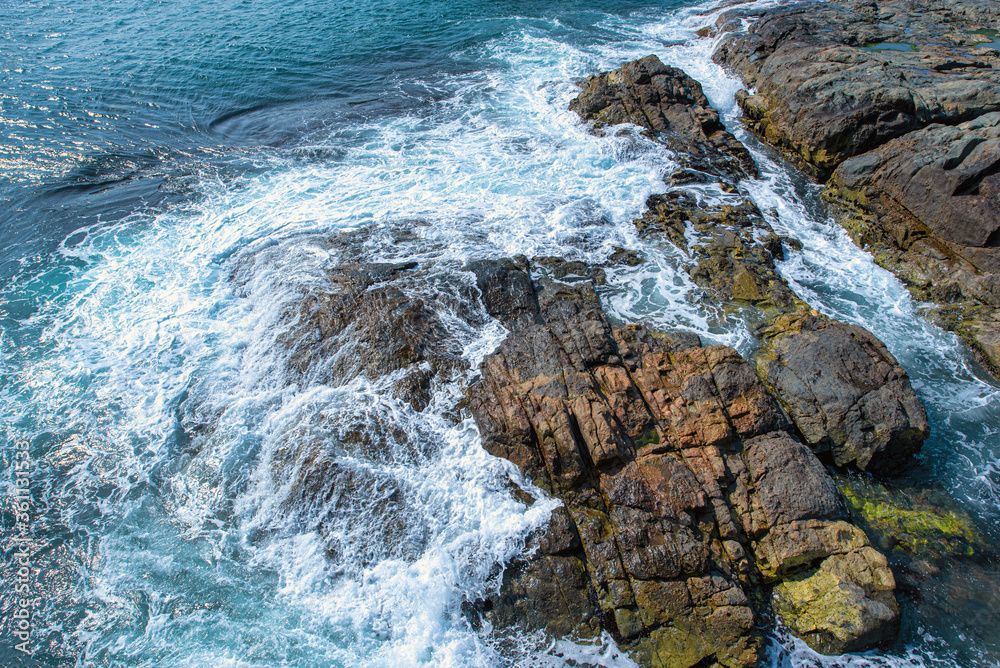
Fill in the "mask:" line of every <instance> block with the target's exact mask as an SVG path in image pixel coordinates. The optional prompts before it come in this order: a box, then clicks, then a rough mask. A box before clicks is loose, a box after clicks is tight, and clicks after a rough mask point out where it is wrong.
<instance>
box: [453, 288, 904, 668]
mask: <svg viewBox="0 0 1000 668" xmlns="http://www.w3.org/2000/svg"><path fill="white" fill-rule="evenodd" d="M515 283H516V284H517V285H524V281H520V280H518V281H515ZM507 289H508V288H507V287H499V286H498V287H497V290H499V291H500V292H501V293H503V292H505V291H506V290H507ZM535 290H536V296H537V303H538V311H537V313H535V314H531V315H524V314H521V315H517V316H515V317H513V318H511V317H510V315H509V314H508V312H507V311H504V310H501V311H498V317H501V318H504V319H505V320H504V321H505V324H507V325H508V326H509V327H511V334H510V335H509V336H508V338H507V339H506V341H505V342H504V343H503V344H501V346H500V347H499V348H498V350H497V351H496V352H495V353H494V354H493V355H491V356H489V357H488V358H487V359H486V360H485V361H484V362H483V365H482V368H481V372H482V378H481V380H480V381H479V382H477V383H476V384H475V385H474V386H473V387H472V388H471V389H470V400H469V406H470V409H471V411H472V414H473V416H474V417H475V418H476V422H477V424H478V425H479V427H480V430H481V432H482V437H483V443H484V447H485V448H486V449H487V450H488V451H489V452H491V453H493V454H495V455H497V456H500V457H504V458H506V459H508V460H510V461H512V462H514V463H515V464H516V465H517V466H518V467H519V468H520V469H521V470H522V471H523V472H524V473H525V474H526V475H527V476H528V477H529V478H530V479H532V480H533V481H534V483H535V484H537V485H538V486H539V487H541V488H543V489H545V490H547V491H548V492H549V493H551V494H553V495H555V496H557V497H558V498H560V499H562V500H563V502H564V503H565V510H564V511H563V510H560V511H557V513H558V516H555V515H554V517H553V520H552V522H550V524H549V527H548V528H547V529H546V530H545V532H544V533H543V534H542V535H541V536H539V537H538V538H537V541H538V546H539V549H538V550H537V552H536V553H535V555H534V557H533V558H530V559H528V560H526V561H524V562H521V563H518V564H515V565H513V566H512V567H511V568H510V569H509V571H508V573H507V574H506V575H505V585H504V587H503V589H502V591H501V593H500V594H499V595H498V596H495V597H493V598H492V599H491V600H490V601H489V602H488V603H486V604H484V605H483V608H482V609H483V610H484V614H485V615H486V616H487V617H488V618H490V619H491V620H492V621H493V622H494V623H495V624H496V623H511V622H514V621H516V622H517V623H519V624H523V625H527V626H528V627H529V628H543V629H548V630H549V631H550V632H552V631H554V630H556V629H558V630H563V631H564V630H566V629H571V630H573V631H574V632H575V633H576V634H577V635H579V636H582V637H587V636H588V635H593V634H594V633H596V632H597V629H598V628H603V629H605V630H607V631H609V632H610V633H612V635H613V636H614V637H615V638H616V639H617V640H618V641H619V642H620V643H621V644H620V646H622V647H623V648H625V649H627V651H628V652H629V654H630V656H631V657H632V658H633V659H635V660H636V661H637V662H639V663H640V665H646V666H695V665H699V666H715V665H718V666H749V665H754V663H755V662H756V661H757V659H758V658H759V651H760V639H759V636H758V631H757V625H756V623H757V621H758V618H759V615H761V614H763V613H764V612H765V611H766V610H767V609H768V608H769V605H768V594H767V592H768V591H769V588H770V587H771V586H772V585H774V584H776V583H782V582H785V581H786V580H789V578H791V577H793V576H798V575H799V574H801V573H803V572H807V571H809V570H810V569H820V568H822V564H824V563H825V562H826V561H827V560H829V559H831V558H833V557H835V556H836V557H839V558H841V559H842V560H843V559H846V560H848V561H849V562H850V564H851V565H852V566H851V568H848V567H846V566H844V567H839V566H837V568H834V566H836V565H837V564H840V561H834V562H832V563H831V565H830V566H829V567H828V568H827V570H830V569H834V571H835V572H836V573H837V574H838V578H839V579H837V578H833V579H831V578H827V579H825V580H823V581H822V583H821V584H822V586H823V587H826V586H829V587H833V588H836V589H838V590H839V588H841V587H842V585H843V584H844V583H845V582H847V583H851V585H852V586H853V587H854V589H852V591H853V592H854V593H856V594H857V596H858V597H860V598H856V599H851V602H850V604H849V603H844V605H843V606H841V608H845V607H849V605H853V604H855V603H856V604H858V605H862V604H863V605H864V606H877V605H881V603H880V602H881V601H883V600H884V601H888V600H889V599H890V598H891V597H892V593H891V592H892V586H891V582H892V580H891V578H892V576H891V573H889V572H888V571H887V570H880V565H879V564H875V565H874V566H871V567H870V568H869V570H868V571H864V572H862V570H861V569H860V568H859V567H857V565H858V564H860V563H865V564H868V563H869V562H871V561H872V560H874V561H875V562H877V561H878V559H877V557H878V553H877V552H876V551H874V550H873V549H872V548H871V546H870V544H869V542H868V540H867V538H866V537H865V535H864V533H863V532H862V531H860V530H859V529H857V528H856V527H854V526H853V525H851V524H850V523H849V522H847V521H846V513H845V509H844V504H843V501H842V499H841V497H840V495H839V493H838V491H837V489H836V486H835V485H834V483H833V481H832V480H831V479H830V477H829V475H828V474H827V473H826V470H825V468H824V467H823V465H822V464H820V462H819V460H818V459H817V458H816V456H815V455H814V454H813V453H812V452H811V451H810V450H809V449H808V448H806V447H805V446H804V445H802V444H801V443H799V442H798V441H797V440H796V439H795V438H794V437H792V436H791V435H790V434H789V433H788V432H787V431H785V429H786V428H787V426H788V423H787V420H786V418H785V416H784V414H783V413H782V411H781V409H780V408H779V406H778V404H777V402H776V401H775V400H774V398H773V397H772V396H771V395H770V394H768V392H767V390H766V389H765V387H764V385H763V384H762V383H761V381H760V380H759V379H758V378H757V376H756V374H755V373H754V371H753V368H752V367H751V366H750V364H749V363H748V362H747V361H746V360H744V359H743V358H742V357H740V356H739V355H738V354H737V353H736V351H734V350H732V349H731V348H727V347H724V346H711V347H707V348H704V347H701V346H700V344H699V342H698V341H697V340H696V338H693V337H692V336H691V335H683V334H682V335H670V334H663V333H658V332H654V331H651V330H648V329H646V328H643V327H640V326H627V327H623V328H619V329H614V328H612V327H611V325H610V324H609V323H608V320H607V318H606V316H605V315H604V313H603V311H602V310H601V307H600V304H599V303H598V302H597V301H596V300H594V299H593V298H592V297H591V296H590V292H589V291H588V290H585V289H582V288H581V286H580V285H569V284H563V283H560V282H558V281H552V280H551V279H545V280H543V281H541V282H539V284H538V285H537V286H536V288H535ZM518 301H519V302H521V303H528V302H530V301H531V299H530V297H529V296H527V295H525V296H524V297H523V298H519V299H518ZM484 302H485V303H491V297H490V296H489V295H488V294H485V295H484ZM563 513H565V514H563ZM883 561H884V560H883ZM581 569H582V570H581ZM852 569H853V570H852ZM872 569H874V570H875V571H877V572H878V578H879V580H878V582H879V583H881V584H880V586H881V585H886V586H885V587H883V588H879V587H875V586H869V585H871V583H870V582H869V581H870V580H871V578H870V577H869V575H870V574H871V572H872ZM824 572H825V571H824ZM584 574H585V577H582V576H583V575H584ZM551 577H558V578H559V582H558V585H559V586H558V587H555V586H553V584H552V582H551V580H547V578H551ZM817 586H818V585H817ZM866 587H867V589H866ZM584 589H585V590H586V596H584V595H583V590H584ZM810 591H811V590H810ZM824 591H825V590H824ZM829 595H833V594H832V593H830V594H829ZM873 596H874V597H875V598H871V597H873ZM886 596H888V598H886ZM585 598H586V600H587V601H588V602H589V606H587V605H584V604H583V601H584V599H585ZM800 599H801V600H800ZM789 600H793V601H796V602H797V603H796V605H797V606H798V607H795V608H789V609H788V610H789V616H790V617H789V619H798V618H799V617H806V616H808V617H809V619H820V620H822V621H821V622H815V623H814V625H815V624H820V623H822V624H823V625H824V626H822V629H823V631H822V633H820V632H819V631H817V632H816V633H820V635H817V636H816V637H817V638H818V637H820V636H822V637H823V638H826V637H827V635H829V634H833V635H834V636H837V633H839V634H840V636H837V637H841V636H843V637H847V638H849V639H848V640H845V641H844V642H855V643H856V644H858V645H865V646H872V645H874V644H878V643H883V642H887V641H891V638H892V637H893V634H894V632H895V628H896V624H897V620H898V610H897V611H896V614H884V615H882V616H879V615H875V614H871V615H867V616H865V618H864V623H863V624H861V625H860V626H858V625H856V624H855V622H856V620H852V621H851V624H852V625H853V626H851V628H850V629H848V628H846V627H845V626H844V623H842V622H843V620H842V619H841V618H840V617H836V616H834V617H828V616H825V615H824V613H823V611H822V609H821V606H817V605H816V604H814V603H813V602H812V601H811V600H805V599H804V598H803V597H801V596H798V595H794V596H793V595H791V594H790V595H789ZM885 605H888V603H886V604H885ZM800 609H801V611H802V612H799V610H800ZM886 609H888V610H889V611H890V612H891V611H892V610H893V609H894V608H892V607H891V606H889V607H887V608H886ZM879 612H880V613H882V612H885V610H883V608H879ZM803 628H805V627H803ZM809 628H812V627H809ZM852 629H853V630H852ZM810 633H813V631H810ZM823 633H826V634H827V635H823ZM816 646H817V647H820V648H822V647H824V645H822V643H817V645H816ZM829 647H830V648H834V647H836V645H833V644H830V645H829Z"/></svg>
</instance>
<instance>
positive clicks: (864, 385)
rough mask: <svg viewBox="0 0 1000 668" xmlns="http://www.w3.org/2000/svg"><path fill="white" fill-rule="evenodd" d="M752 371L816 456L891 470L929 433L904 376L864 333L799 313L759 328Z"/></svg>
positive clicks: (890, 356) (861, 466) (921, 411)
mask: <svg viewBox="0 0 1000 668" xmlns="http://www.w3.org/2000/svg"><path fill="white" fill-rule="evenodd" d="M758 333H759V334H760V336H761V342H762V348H761V351H760V352H759V353H758V355H757V357H756V361H757V369H758V373H759V374H760V376H761V377H762V378H763V379H764V380H765V382H766V383H767V385H768V387H769V389H770V390H771V391H772V392H774V394H775V396H777V397H778V399H779V401H780V402H781V404H782V406H783V407H784V408H785V410H786V411H787V412H788V414H789V416H790V417H791V418H792V420H793V422H795V426H796V427H797V428H798V430H799V432H800V433H801V434H802V436H803V438H805V440H806V442H807V443H808V444H809V445H810V447H812V448H813V449H814V450H815V451H816V452H820V453H823V452H829V453H830V454H831V456H832V458H833V461H834V462H835V463H836V464H837V465H838V466H847V465H851V466H856V467H858V468H860V469H873V470H886V471H892V470H894V469H897V468H898V467H899V466H901V465H902V464H905V463H906V461H907V459H908V458H909V457H910V456H911V455H912V454H913V453H914V452H916V451H917V450H918V449H919V448H920V445H921V444H922V442H923V440H924V439H925V438H926V437H927V435H928V433H929V427H928V424H927V415H926V413H925V412H924V408H923V405H922V404H921V403H920V400H919V399H918V398H917V396H916V394H915V393H914V392H913V388H912V387H911V386H910V381H909V378H908V376H907V375H906V372H905V371H904V370H903V369H902V368H901V367H900V366H899V364H898V362H897V361H896V359H895V358H894V357H893V356H892V354H891V353H889V351H888V350H887V349H886V347H885V345H884V344H883V343H882V342H881V341H879V340H878V339H877V338H875V336H873V335H872V334H871V333H869V332H868V331H867V330H865V329H863V328H861V327H857V326H856V325H848V324H845V323H842V322H838V321H836V320H830V319H829V318H826V317H823V316H821V315H818V314H816V313H814V312H813V313H810V312H808V311H799V312H796V313H792V314H788V315H783V316H779V317H778V318H776V319H775V320H774V321H773V322H772V323H771V324H770V325H769V326H767V327H764V328H761V329H760V330H759V331H758Z"/></svg>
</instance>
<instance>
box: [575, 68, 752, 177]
mask: <svg viewBox="0 0 1000 668" xmlns="http://www.w3.org/2000/svg"><path fill="white" fill-rule="evenodd" d="M570 109H572V110H573V111H576V112H577V113H578V114H580V116H581V117H583V118H584V119H585V120H590V121H594V123H595V126H596V127H597V128H598V129H599V128H600V127H602V126H607V125H617V124H619V123H632V124H633V125H638V126H640V127H643V128H646V129H647V130H649V131H650V132H651V133H653V135H654V136H655V137H657V138H658V139H659V140H660V141H662V142H664V143H665V144H666V145H667V146H669V147H671V148H672V149H674V150H675V151H676V153H677V156H678V159H679V160H680V161H681V163H682V164H684V165H686V166H687V167H689V168H691V169H693V170H696V171H700V172H703V173H708V174H713V175H716V176H720V177H723V178H725V179H727V180H734V179H736V178H739V177H740V176H745V175H756V173H757V167H756V165H755V164H754V161H753V158H752V157H751V156H750V153H749V152H748V151H747V150H746V148H745V147H744V146H743V145H742V144H741V143H740V142H739V141H737V139H736V138H735V137H733V135H732V134H731V133H730V132H729V131H727V130H726V128H725V126H724V125H723V124H722V121H721V120H720V118H719V112H717V111H716V110H715V109H714V108H713V107H712V105H711V104H709V102H708V98H706V97H705V93H704V91H702V88H701V84H699V83H698V82H697V81H695V80H694V79H692V78H691V77H689V76H688V75H687V74H685V73H684V72H682V71H681V70H679V69H677V68H676V67H669V66H667V65H664V64H663V63H662V62H660V59H659V58H657V57H656V56H646V57H645V58H642V59H641V60H635V61H632V62H630V63H627V64H625V65H624V66H623V67H622V68H621V69H618V70H614V71H612V72H604V73H602V74H598V75H596V76H592V77H590V78H588V79H587V80H586V81H584V82H583V91H582V92H581V93H580V95H579V96H578V97H577V98H576V99H574V100H573V101H572V102H571V103H570Z"/></svg>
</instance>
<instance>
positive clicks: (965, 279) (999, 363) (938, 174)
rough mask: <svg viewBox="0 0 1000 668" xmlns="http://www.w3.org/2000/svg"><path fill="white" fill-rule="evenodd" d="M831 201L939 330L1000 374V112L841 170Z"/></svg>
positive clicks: (926, 134)
mask: <svg viewBox="0 0 1000 668" xmlns="http://www.w3.org/2000/svg"><path fill="white" fill-rule="evenodd" d="M825 197H826V199H827V201H829V202H832V203H834V204H835V205H836V206H837V207H838V209H839V210H840V211H841V219H842V222H843V223H844V225H845V227H847V229H848V231H850V233H851V235H852V237H853V238H854V240H855V242H856V243H858V244H859V245H861V246H864V247H867V248H870V249H871V250H872V252H873V253H874V254H875V257H876V258H877V260H878V262H879V263H880V264H881V265H882V266H884V267H886V268H887V269H889V270H891V271H893V272H894V273H895V274H896V275H898V276H899V277H900V278H901V279H903V281H904V282H905V283H906V284H907V286H909V287H910V289H911V290H912V291H913V292H914V293H915V294H916V295H917V296H918V297H919V298H920V299H922V300H926V301H935V302H938V303H939V304H942V305H944V307H945V308H944V309H942V310H941V311H940V312H939V313H938V319H939V321H940V322H941V323H942V324H943V325H945V326H946V327H948V328H949V329H954V330H956V331H957V332H958V333H960V334H962V335H963V337H964V338H965V339H966V340H968V341H969V342H970V343H971V344H972V345H973V346H974V347H975V348H976V349H978V350H979V351H980V352H981V353H982V355H983V357H984V359H985V361H987V362H988V363H989V364H991V365H992V367H993V368H994V370H1000V113H992V114H986V115H984V116H981V117H980V118H977V119H976V120H974V121H969V122H967V123H962V124H960V125H958V126H955V127H950V126H944V125H932V126H930V127H927V128H924V129H922V130H919V131H916V132H911V133H910V134H908V135H906V136H904V137H900V138H899V139H896V140H893V141H891V142H889V143H887V144H885V145H884V146H881V147H879V148H878V149H876V150H873V151H871V152H869V153H866V154H864V155H861V156H858V157H855V158H852V159H850V160H847V161H845V162H844V163H843V164H841V165H840V166H839V167H837V169H836V171H834V173H833V176H832V177H831V179H830V182H829V184H828V186H827V190H826V193H825Z"/></svg>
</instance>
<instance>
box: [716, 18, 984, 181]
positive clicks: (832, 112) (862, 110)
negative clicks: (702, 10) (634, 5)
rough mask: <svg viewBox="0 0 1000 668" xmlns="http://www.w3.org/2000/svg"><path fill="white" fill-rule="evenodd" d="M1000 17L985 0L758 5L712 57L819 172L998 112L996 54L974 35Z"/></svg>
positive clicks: (770, 135)
mask: <svg viewBox="0 0 1000 668" xmlns="http://www.w3.org/2000/svg"><path fill="white" fill-rule="evenodd" d="M741 13H742V12H741V10H740V9H736V10H734V12H733V14H730V15H728V16H727V15H724V16H723V17H722V18H721V19H720V23H722V24H724V23H726V22H727V21H732V19H733V18H735V16H737V15H739V14H741ZM998 18H1000V12H998V10H997V7H996V4H995V3H991V2H987V1H985V0H983V1H980V2H976V1H964V0H963V1H961V2H958V1H952V2H945V3H941V2H929V1H925V2H920V1H917V2H913V1H910V0H906V1H904V0H883V1H881V2H878V3H860V4H859V3H854V2H844V1H840V2H830V3H814V2H806V3H800V4H795V5H793V6H790V7H779V8H776V9H773V10H770V11H767V12H765V13H764V14H763V15H761V16H759V17H758V18H757V19H756V20H755V21H754V22H753V24H752V25H751V26H750V28H749V29H748V30H747V31H746V32H745V33H736V34H734V35H731V36H729V37H727V38H726V39H725V40H724V42H723V43H722V44H721V45H720V46H719V48H718V49H717V51H716V53H715V54H714V58H715V60H716V61H718V62H720V63H721V64H723V65H725V66H726V67H728V68H730V69H732V70H734V71H736V72H737V73H738V74H739V75H740V76H741V77H742V78H743V80H744V81H745V82H746V84H747V86H748V87H753V88H755V89H756V93H755V94H753V95H749V94H744V95H741V96H740V97H739V103H740V106H741V107H742V108H743V110H744V112H745V114H746V116H747V120H748V124H749V125H750V127H751V128H753V129H754V130H755V131H756V132H758V133H759V134H760V135H761V136H763V137H764V138H765V139H767V140H768V141H769V142H771V143H772V144H774V145H776V146H778V147H779V148H782V149H783V150H785V151H786V152H787V153H788V154H789V155H790V156H791V157H793V158H794V159H796V160H797V161H798V162H800V164H802V165H805V166H807V167H810V168H812V169H813V170H814V171H815V173H817V174H819V175H822V176H826V175H829V173H830V172H831V171H832V170H833V169H834V168H835V167H836V166H837V165H838V164H839V163H840V162H842V161H843V160H845V159H846V158H849V157H852V156H854V155H859V154H861V153H864V152H866V151H869V150H871V149H873V148H876V147H878V146H880V145H881V144H883V143H885V142H886V141H888V140H890V139H894V138H895V137H899V136H902V135H904V134H906V133H908V132H911V131H913V130H916V129H919V128H921V127H925V126H927V125H930V124H932V123H943V124H950V125H954V124H957V123H960V122H963V121H968V120H971V119H973V118H976V117H978V116H980V115H982V114H985V113H989V112H992V111H998V110H1000V70H998V69H996V66H997V65H998V63H1000V61H998V58H997V52H996V50H994V49H978V48H976V43H977V41H978V40H976V39H974V31H976V30H981V29H985V28H992V27H993V25H994V24H995V22H996V20H997V19H998ZM984 41H989V40H988V39H987V40H984ZM893 45H894V46H893Z"/></svg>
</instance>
